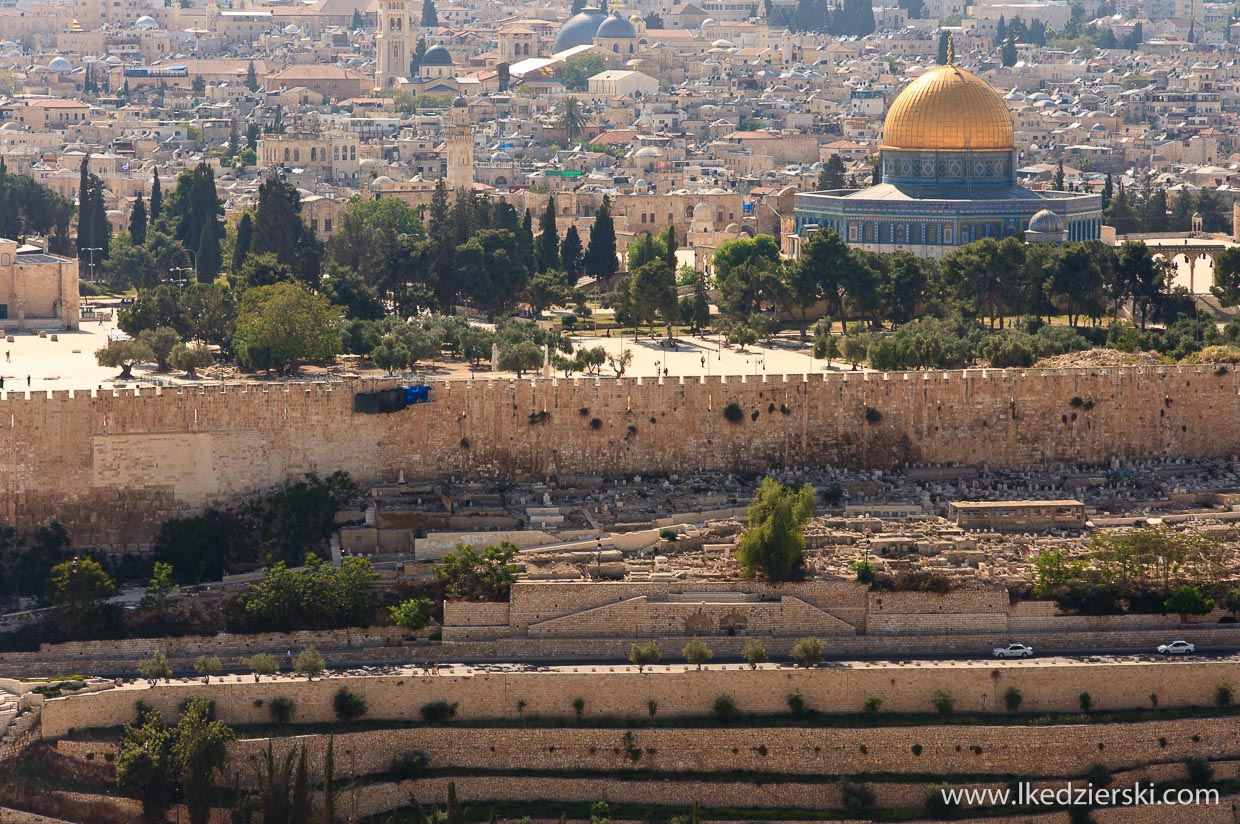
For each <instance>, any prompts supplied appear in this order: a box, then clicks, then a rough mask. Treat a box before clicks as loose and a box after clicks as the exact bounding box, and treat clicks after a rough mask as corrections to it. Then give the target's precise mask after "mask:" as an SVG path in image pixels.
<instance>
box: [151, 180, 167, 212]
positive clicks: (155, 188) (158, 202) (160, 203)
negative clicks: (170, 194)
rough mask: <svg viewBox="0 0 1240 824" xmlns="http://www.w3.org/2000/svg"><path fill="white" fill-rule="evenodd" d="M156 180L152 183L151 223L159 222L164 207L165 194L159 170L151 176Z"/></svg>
mask: <svg viewBox="0 0 1240 824" xmlns="http://www.w3.org/2000/svg"><path fill="white" fill-rule="evenodd" d="M151 176H152V177H153V178H154V179H153V180H152V181H151V223H152V224H154V223H155V221H157V220H159V212H160V210H161V209H163V207H164V193H163V189H161V188H160V186H159V170H158V169H156V170H155V172H154V173H153V174H152V175H151Z"/></svg>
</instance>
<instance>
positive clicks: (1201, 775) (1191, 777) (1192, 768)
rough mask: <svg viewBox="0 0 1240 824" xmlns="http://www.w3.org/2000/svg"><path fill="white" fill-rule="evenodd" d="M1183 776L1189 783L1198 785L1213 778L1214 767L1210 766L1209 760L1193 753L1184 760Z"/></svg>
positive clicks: (1207, 782) (1206, 782)
mask: <svg viewBox="0 0 1240 824" xmlns="http://www.w3.org/2000/svg"><path fill="white" fill-rule="evenodd" d="M1184 776H1185V778H1187V779H1188V783H1189V784H1194V785H1197V786H1200V785H1202V784H1209V783H1210V782H1211V781H1213V780H1214V768H1213V767H1211V766H1210V762H1209V761H1207V760H1206V759H1204V758H1202V757H1201V756H1199V755H1194V756H1192V757H1190V758H1187V759H1185V761H1184Z"/></svg>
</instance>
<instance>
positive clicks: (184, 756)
mask: <svg viewBox="0 0 1240 824" xmlns="http://www.w3.org/2000/svg"><path fill="white" fill-rule="evenodd" d="M173 732H174V735H175V737H176V743H175V744H173V746H172V760H173V763H175V764H176V766H177V772H178V773H179V776H180V780H181V787H182V790H183V792H184V794H185V806H186V807H187V808H188V812H189V820H190V822H191V824H208V822H209V821H210V820H211V796H212V787H213V785H214V783H215V775H216V773H218V772H221V771H222V770H223V769H224V763H225V761H226V760H227V758H228V745H229V744H231V743H232V742H233V741H234V740H235V739H236V735H235V734H234V733H233V731H232V730H231V729H229V728H228V727H227V726H226V725H224V724H223V723H221V722H219V721H213V720H211V704H210V702H209V701H207V699H205V698H191V699H189V702H188V703H187V704H186V705H185V710H184V711H183V712H182V713H181V720H180V721H178V722H177V726H176V729H175V730H174V731H173Z"/></svg>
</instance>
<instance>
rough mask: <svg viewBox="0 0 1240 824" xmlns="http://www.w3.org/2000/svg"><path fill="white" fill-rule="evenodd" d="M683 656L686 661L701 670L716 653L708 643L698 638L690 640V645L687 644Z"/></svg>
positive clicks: (682, 652) (682, 651)
mask: <svg viewBox="0 0 1240 824" xmlns="http://www.w3.org/2000/svg"><path fill="white" fill-rule="evenodd" d="M681 654H682V655H684V657H685V660H686V661H688V662H689V663H690V664H693V665H696V666H697V668H698V669H699V670H700V669H701V668H702V665H703V664H705V663H707V662H708V661H710V659H712V658H714V657H715V653H714V651H713V650H712V649H711V648H710V647H708V646H706V643H705V642H704V641H702V639H701V638H696V637H695V638H690V639H689V643H687V644H685V646H684V649H682V650H681Z"/></svg>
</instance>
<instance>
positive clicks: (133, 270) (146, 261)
mask: <svg viewBox="0 0 1240 824" xmlns="http://www.w3.org/2000/svg"><path fill="white" fill-rule="evenodd" d="M109 245H110V253H109V254H108V259H107V260H105V261H104V262H103V267H102V268H103V277H104V280H106V281H107V282H108V285H109V286H110V287H111V288H113V289H117V290H121V291H123V290H125V289H129V288H131V287H133V288H137V289H147V290H149V289H151V288H153V287H155V286H158V285H159V272H157V271H156V268H155V257H154V256H153V255H152V254H151V251H150V249H148V248H147V247H146V246H142V245H139V244H138V243H136V242H134V241H133V240H132V239H131V238H130V236H129V235H113V236H112V239H111V240H110V241H109Z"/></svg>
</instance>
